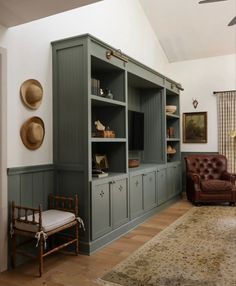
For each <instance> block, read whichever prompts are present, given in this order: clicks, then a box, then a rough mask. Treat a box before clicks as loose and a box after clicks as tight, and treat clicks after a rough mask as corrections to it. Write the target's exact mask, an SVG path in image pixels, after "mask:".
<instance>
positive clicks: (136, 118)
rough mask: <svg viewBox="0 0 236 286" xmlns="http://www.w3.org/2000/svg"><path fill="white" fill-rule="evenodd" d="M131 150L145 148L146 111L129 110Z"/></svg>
mask: <svg viewBox="0 0 236 286" xmlns="http://www.w3.org/2000/svg"><path fill="white" fill-rule="evenodd" d="M128 122H129V125H128V128H129V150H136V151H138V150H140V151H142V150H143V149H144V113H142V112H137V111H131V110H129V111H128Z"/></svg>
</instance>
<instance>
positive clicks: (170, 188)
mask: <svg viewBox="0 0 236 286" xmlns="http://www.w3.org/2000/svg"><path fill="white" fill-rule="evenodd" d="M166 180H167V184H166V186H167V199H170V198H172V197H173V196H174V195H175V172H174V166H168V167H167V169H166Z"/></svg>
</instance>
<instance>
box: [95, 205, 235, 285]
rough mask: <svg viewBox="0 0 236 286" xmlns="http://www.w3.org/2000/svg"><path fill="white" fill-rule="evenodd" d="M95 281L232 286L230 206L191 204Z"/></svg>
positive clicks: (233, 254)
mask: <svg viewBox="0 0 236 286" xmlns="http://www.w3.org/2000/svg"><path fill="white" fill-rule="evenodd" d="M97 282H98V283H99V284H102V285H119V286H120V285H122V286H167V285H168V286H236V207H228V206H203V207H194V208H192V209H191V210H189V211H188V212H187V213H186V214H185V215H184V216H182V217H181V218H179V219H178V220H177V221H175V222H174V223H173V224H172V225H170V226H169V227H167V228H166V229H165V230H163V231H162V232H161V233H160V234H158V235H156V236H155V237H154V238H153V239H151V240H150V241H149V242H147V243H146V244H144V245H143V246H142V247H141V248H140V249H138V250H137V251H136V252H135V253H134V254H132V255H131V256H129V257H128V258H127V259H126V260H125V261H123V262H121V263H120V264H118V265H117V266H116V267H115V268H113V269H112V270H111V271H110V272H109V273H107V274H106V275H104V276H103V277H102V278H101V279H99V281H97Z"/></svg>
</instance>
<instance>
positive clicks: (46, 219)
mask: <svg viewBox="0 0 236 286" xmlns="http://www.w3.org/2000/svg"><path fill="white" fill-rule="evenodd" d="M32 219H33V217H32V215H29V216H28V220H29V221H32ZM75 219H76V218H75V214H73V213H71V212H65V211H59V210H47V211H43V212H42V230H43V231H44V232H48V231H51V230H54V229H56V228H58V227H61V226H63V225H65V224H67V223H69V222H72V221H74V220H75ZM35 221H36V222H38V221H39V215H38V214H36V215H35ZM15 227H16V228H17V229H20V230H26V231H30V232H37V231H38V225H35V224H30V223H24V222H19V221H16V223H15Z"/></svg>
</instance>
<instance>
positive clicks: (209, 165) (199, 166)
mask: <svg viewBox="0 0 236 286" xmlns="http://www.w3.org/2000/svg"><path fill="white" fill-rule="evenodd" d="M185 160H186V169H187V170H186V171H187V172H193V173H197V174H199V175H200V178H201V179H203V180H210V179H220V178H221V175H222V173H223V172H224V171H227V159H226V157H225V156H223V155H191V156H188V157H186V158H185Z"/></svg>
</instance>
